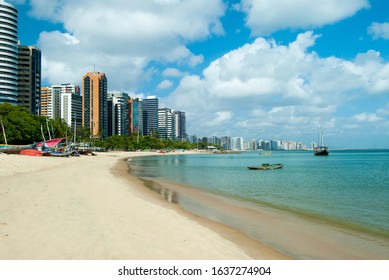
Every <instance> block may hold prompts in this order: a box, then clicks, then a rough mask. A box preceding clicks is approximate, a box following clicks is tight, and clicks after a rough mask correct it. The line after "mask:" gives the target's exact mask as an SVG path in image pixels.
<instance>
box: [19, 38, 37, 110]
mask: <svg viewBox="0 0 389 280" xmlns="http://www.w3.org/2000/svg"><path fill="white" fill-rule="evenodd" d="M18 68H19V69H18V104H19V106H22V107H25V108H27V109H28V111H29V112H30V113H31V114H34V115H39V114H40V109H41V108H40V107H41V106H40V104H41V51H40V50H39V49H38V48H36V47H32V46H20V45H19V56H18Z"/></svg>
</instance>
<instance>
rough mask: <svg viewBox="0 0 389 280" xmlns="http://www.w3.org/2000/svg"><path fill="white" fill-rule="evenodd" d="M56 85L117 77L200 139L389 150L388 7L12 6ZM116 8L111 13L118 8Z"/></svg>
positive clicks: (114, 85) (254, 3) (159, 0)
mask: <svg viewBox="0 0 389 280" xmlns="http://www.w3.org/2000/svg"><path fill="white" fill-rule="evenodd" d="M9 2H11V3H13V4H14V5H16V6H17V8H18V9H19V38H20V41H21V44H23V45H35V46H38V47H39V48H40V49H41V50H42V56H43V65H42V66H43V79H44V82H43V84H44V85H51V84H58V83H68V82H69V83H74V84H78V85H80V84H81V77H82V75H83V74H85V73H86V72H88V71H93V67H94V65H95V67H96V70H97V71H100V72H105V73H106V74H107V77H108V83H109V90H120V91H125V92H128V93H129V94H130V95H131V96H133V97H141V98H144V97H146V96H148V95H156V96H157V97H158V98H159V99H160V105H161V106H166V107H169V108H171V109H176V110H180V111H185V112H186V114H187V130H188V133H189V134H195V135H197V136H198V137H202V136H219V137H221V136H225V135H229V136H232V137H238V136H241V137H244V138H245V140H250V139H280V140H294V141H303V142H304V143H306V144H307V145H309V144H310V142H312V141H316V140H317V131H318V128H319V126H322V127H323V131H324V134H325V139H326V143H327V144H328V145H329V146H330V147H333V148H346V147H349V148H389V13H388V12H387V11H389V3H388V1H385V0H370V1H369V0H342V1H337V0H280V1H268V0H240V1H239V0H234V1H222V0H185V1H180V0H148V1H147V0H133V1H123V0H111V1H109V2H107V1H99V0H93V1H92V0H84V1H78V0H30V1H24V0H13V1H11V0H9ZM107 3H109V4H107Z"/></svg>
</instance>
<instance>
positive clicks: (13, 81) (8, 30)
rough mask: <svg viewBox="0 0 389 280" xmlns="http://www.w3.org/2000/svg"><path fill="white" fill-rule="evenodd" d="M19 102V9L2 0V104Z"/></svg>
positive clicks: (0, 52)
mask: <svg viewBox="0 0 389 280" xmlns="http://www.w3.org/2000/svg"><path fill="white" fill-rule="evenodd" d="M5 102H7V103H10V104H12V105H17V104H18V10H17V9H16V8H15V6H13V5H12V4H9V3H7V2H4V1H3V0H0V104H1V103H5Z"/></svg>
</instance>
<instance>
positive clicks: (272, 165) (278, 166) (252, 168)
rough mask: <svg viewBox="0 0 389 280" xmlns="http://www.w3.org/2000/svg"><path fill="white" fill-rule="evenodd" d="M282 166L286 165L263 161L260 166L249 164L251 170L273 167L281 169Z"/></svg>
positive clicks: (271, 168)
mask: <svg viewBox="0 0 389 280" xmlns="http://www.w3.org/2000/svg"><path fill="white" fill-rule="evenodd" d="M282 167H284V165H283V164H281V163H277V164H269V163H263V164H262V165H260V166H248V167H247V168H248V169H250V170H273V169H280V168H282Z"/></svg>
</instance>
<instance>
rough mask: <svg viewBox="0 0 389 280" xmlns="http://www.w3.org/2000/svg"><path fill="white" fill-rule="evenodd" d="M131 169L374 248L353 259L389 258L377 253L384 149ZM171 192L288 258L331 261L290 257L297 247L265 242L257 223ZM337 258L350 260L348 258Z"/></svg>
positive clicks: (384, 233)
mask: <svg viewBox="0 0 389 280" xmlns="http://www.w3.org/2000/svg"><path fill="white" fill-rule="evenodd" d="M262 163H282V164H283V165H284V167H283V168H282V169H277V170H267V171H261V170H249V169H248V168H247V166H253V165H260V164H262ZM129 166H130V170H131V172H132V173H133V174H134V175H135V176H137V177H139V178H143V179H144V180H147V181H153V182H155V183H158V184H160V185H163V184H164V182H165V183H166V182H170V183H172V184H176V185H177V184H178V185H181V186H185V188H190V189H195V190H199V191H201V192H204V193H209V194H212V195H213V196H217V197H220V198H223V199H228V200H230V201H235V202H236V203H237V204H239V205H240V206H241V207H248V208H250V209H253V208H255V207H262V208H263V207H265V208H266V209H270V210H272V211H277V213H286V214H290V215H294V217H298V219H303V220H306V221H310V222H312V221H315V223H316V224H321V225H325V226H327V227H328V226H331V227H333V228H334V229H335V230H334V232H336V233H338V232H342V231H347V234H348V235H349V236H352V238H354V237H355V236H356V235H359V237H360V238H361V239H362V240H363V241H361V242H359V241H358V240H356V241H355V242H354V243H363V242H365V241H366V240H370V241H371V242H372V244H370V245H372V247H371V248H367V247H370V245H369V244H367V245H366V244H365V245H361V244H359V245H358V244H357V245H356V247H359V246H362V247H361V248H357V250H360V251H369V252H370V251H371V254H370V255H369V254H368V255H366V256H364V255H363V253H361V254H360V255H358V254H356V258H387V257H389V256H388V255H387V253H384V254H383V255H382V254H381V253H382V252H385V251H388V252H389V247H387V246H388V245H389V183H388V182H389V150H339V151H335V150H332V151H330V155H329V156H324V157H320V156H313V152H312V151H273V152H272V155H271V156H262V155H260V153H259V152H243V153H240V154H191V155H189V154H188V155H185V154H183V155H182V154H180V155H174V154H172V155H169V156H151V157H139V158H134V159H132V160H131V161H130V162H129ZM164 192H165V193H166V189H165V191H164ZM168 193H170V195H168V197H170V199H172V197H173V198H174V199H173V200H174V201H175V202H177V203H178V204H180V205H181V206H182V207H183V208H185V209H187V210H188V211H191V212H193V213H195V214H197V215H201V216H204V217H206V218H208V219H212V220H215V221H217V222H221V223H224V224H227V225H229V226H232V227H235V228H237V229H238V230H242V231H243V232H245V233H246V234H248V235H249V236H251V237H253V238H257V239H259V240H261V241H264V243H265V244H268V245H271V246H273V247H276V248H277V249H279V250H280V251H283V252H284V253H287V254H289V255H292V257H295V258H331V254H329V255H325V256H321V255H320V254H318V255H315V253H310V252H308V250H307V251H306V252H305V251H304V250H303V252H300V253H297V254H296V253H291V252H292V251H293V250H294V251H293V252H295V251H296V248H294V249H291V248H289V249H288V248H287V247H288V246H289V243H288V242H287V241H286V240H284V241H282V240H281V241H277V240H276V239H275V238H274V237H273V236H268V235H269V234H266V233H265V230H264V229H263V228H264V227H265V226H264V225H262V224H257V223H256V221H255V220H257V219H256V218H255V217H254V218H250V219H248V218H247V219H246V217H245V216H243V215H241V216H237V217H236V216H235V217H233V216H234V215H233V213H232V214H231V215H228V211H227V212H226V211H224V210H221V209H219V210H218V209H217V208H218V206H217V205H211V206H210V205H205V204H206V203H204V202H201V201H200V200H199V201H196V198H195V197H191V196H188V195H186V196H185V195H184V194H181V193H180V191H179V190H177V189H175V190H174V193H172V192H168ZM226 209H227V208H226ZM226 213H227V214H226ZM347 234H346V235H347ZM338 237H339V236H338ZM340 238H341V239H343V238H346V239H347V237H344V236H342V237H340ZM338 239H339V238H338ZM295 246H296V247H298V245H297V244H296V245H295ZM350 246H353V245H350ZM375 251H379V252H377V253H378V254H377V255H376V256H374V253H375ZM334 257H335V258H336V255H334ZM339 258H347V254H346V255H340V257H339ZM350 258H353V255H350Z"/></svg>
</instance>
